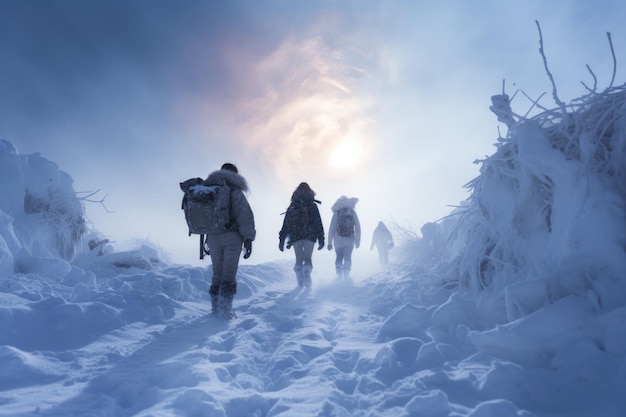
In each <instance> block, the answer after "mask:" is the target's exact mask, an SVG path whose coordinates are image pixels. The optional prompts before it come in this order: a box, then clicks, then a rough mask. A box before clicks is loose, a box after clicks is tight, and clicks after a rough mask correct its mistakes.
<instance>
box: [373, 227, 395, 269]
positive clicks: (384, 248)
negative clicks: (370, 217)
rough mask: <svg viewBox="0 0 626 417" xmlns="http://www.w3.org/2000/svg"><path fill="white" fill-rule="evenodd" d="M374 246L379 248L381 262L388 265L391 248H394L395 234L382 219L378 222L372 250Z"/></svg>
mask: <svg viewBox="0 0 626 417" xmlns="http://www.w3.org/2000/svg"><path fill="white" fill-rule="evenodd" d="M374 246H376V250H378V261H379V262H380V264H381V265H387V264H388V263H389V249H391V248H393V236H392V235H391V232H390V231H389V229H387V226H385V223H383V222H382V221H380V222H378V226H376V229H374V233H373V234H372V244H371V245H370V250H373V249H374Z"/></svg>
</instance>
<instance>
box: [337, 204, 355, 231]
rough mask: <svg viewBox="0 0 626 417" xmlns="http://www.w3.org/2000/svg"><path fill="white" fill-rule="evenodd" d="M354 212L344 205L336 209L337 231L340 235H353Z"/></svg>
mask: <svg viewBox="0 0 626 417" xmlns="http://www.w3.org/2000/svg"><path fill="white" fill-rule="evenodd" d="M354 230H355V222H354V212H353V211H352V209H351V208H348V207H345V208H342V209H339V211H337V233H339V236H341V237H354Z"/></svg>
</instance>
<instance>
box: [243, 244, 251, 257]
mask: <svg viewBox="0 0 626 417" xmlns="http://www.w3.org/2000/svg"><path fill="white" fill-rule="evenodd" d="M243 248H244V249H245V250H244V253H243V259H248V258H249V257H250V255H252V241H251V240H250V239H245V240H244V241H243Z"/></svg>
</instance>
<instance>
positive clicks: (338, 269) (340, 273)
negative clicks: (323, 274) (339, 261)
mask: <svg viewBox="0 0 626 417" xmlns="http://www.w3.org/2000/svg"><path fill="white" fill-rule="evenodd" d="M335 272H336V273H337V278H338V279H342V278H343V266H342V265H335Z"/></svg>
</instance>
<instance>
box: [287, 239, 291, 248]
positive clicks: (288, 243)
mask: <svg viewBox="0 0 626 417" xmlns="http://www.w3.org/2000/svg"><path fill="white" fill-rule="evenodd" d="M287 249H291V240H290V241H289V242H287Z"/></svg>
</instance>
